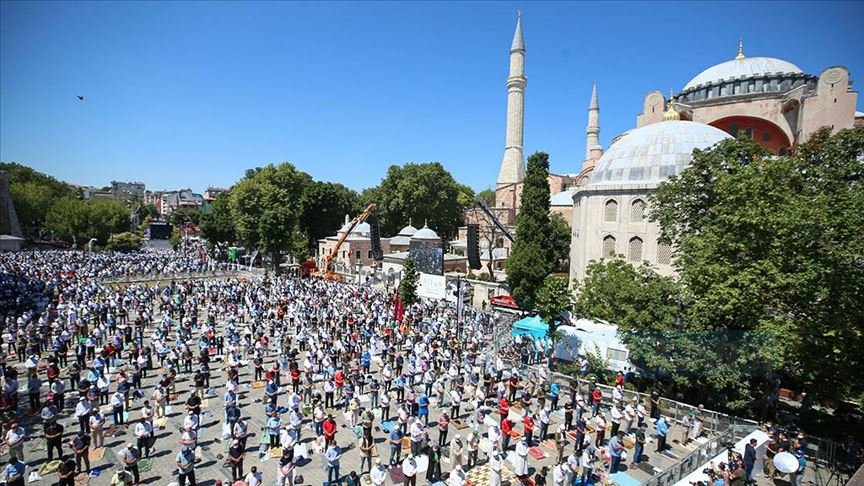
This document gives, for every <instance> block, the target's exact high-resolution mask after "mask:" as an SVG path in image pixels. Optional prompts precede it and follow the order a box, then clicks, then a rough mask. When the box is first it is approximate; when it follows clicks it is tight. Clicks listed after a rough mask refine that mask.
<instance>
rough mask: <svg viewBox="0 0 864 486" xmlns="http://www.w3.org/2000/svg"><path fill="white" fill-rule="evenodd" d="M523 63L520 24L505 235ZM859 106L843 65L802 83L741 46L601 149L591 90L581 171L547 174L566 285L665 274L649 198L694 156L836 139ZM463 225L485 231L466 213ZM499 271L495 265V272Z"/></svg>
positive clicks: (513, 57)
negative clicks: (740, 146) (566, 261)
mask: <svg viewBox="0 0 864 486" xmlns="http://www.w3.org/2000/svg"><path fill="white" fill-rule="evenodd" d="M525 57H526V48H525V41H524V38H523V35H522V21H521V17H520V18H519V19H518V20H517V22H516V31H515V33H514V35H513V42H512V44H511V47H510V75H509V77H508V78H507V131H506V143H505V149H504V157H503V160H502V161H501V167H500V170H499V172H498V179H497V183H496V188H495V207H494V208H491V209H492V211H493V212H494V213H495V214H496V216H497V217H498V218H499V220H501V222H502V223H503V224H504V225H505V226H508V227H511V228H513V227H515V223H516V214H517V212H518V210H519V206H520V195H521V192H522V182H523V180H524V178H525V157H524V153H523V133H524V116H523V115H524V110H525V90H526V84H527V78H526V76H525ZM857 98H858V93H857V92H855V91H853V90H852V82H851V81H850V79H849V70H848V69H846V68H845V67H843V66H839V65H837V66H830V67H827V68H825V69H824V70H823V71H822V72H821V73H820V74H818V75H813V74H808V73H805V72H804V71H802V70H801V69H800V68H799V67H797V66H796V65H795V64H793V63H791V62H788V61H785V60H782V59H776V58H772V57H749V56H747V55H745V53H744V48H743V44H742V43H741V42H739V45H738V52H737V55H735V56H734V57H733V58H732V59H730V60H727V61H724V62H720V63H719V64H716V65H714V66H711V67H709V68H708V69H705V70H704V71H702V72H701V73H699V74H697V75H696V76H695V77H693V79H691V80H690V81H689V82H688V83H687V84H686V85H684V87H683V88H682V89H681V90H680V91H679V92H678V93H677V94H676V93H670V94H669V96H668V97H666V96H664V94H663V93H661V92H660V91H651V92H649V93H648V94H647V95H646V96H645V99H644V102H643V104H642V113H640V114H638V115H637V116H636V126H635V127H634V128H632V129H630V130H627V131H625V132H624V133H622V134H620V135H618V136H616V137H615V138H614V139H613V140H612V142H611V143H610V144H609V146H608V147H603V146H601V144H600V138H599V137H600V102H599V98H598V94H597V86H596V84H595V86H594V90H593V93H592V94H591V98H590V104H589V107H588V124H587V128H586V151H585V152H586V153H585V160H584V161H583V162H582V166H581V170H580V171H579V172H578V173H573V174H551V173H550V175H549V186H550V189H551V191H550V192H551V194H552V196H551V200H550V207H551V211H552V212H553V213H560V214H562V215H563V216H564V217H565V219H566V220H567V221H568V222H570V225H571V228H572V230H573V232H572V241H571V253H570V277H571V278H573V279H582V278H583V277H584V276H585V269H586V266H587V265H588V263H589V262H591V261H592V260H599V259H601V258H608V257H610V256H615V255H619V256H622V257H623V258H626V259H627V260H629V261H631V262H633V263H634V264H638V263H641V262H643V261H647V262H649V263H650V264H652V265H653V266H654V267H655V268H656V269H657V270H658V272H660V273H661V274H667V275H668V274H671V273H673V271H674V270H673V268H672V266H671V262H672V258H673V255H672V249H671V248H669V247H668V246H664V245H662V244H659V243H658V237H659V232H660V230H659V227H658V225H657V224H656V223H652V222H649V221H648V219H647V214H648V209H649V208H648V207H647V203H648V200H647V196H648V195H649V194H650V193H651V192H652V191H653V190H655V189H656V188H657V186H658V184H659V183H660V182H662V181H663V180H665V179H667V178H668V177H670V176H672V175H676V174H679V173H680V172H681V171H682V170H683V169H684V168H685V167H686V166H687V165H688V164H689V163H690V160H691V154H692V153H693V150H694V149H706V148H709V147H711V146H713V145H714V144H716V143H717V142H719V141H721V140H723V139H726V138H730V137H732V136H740V135H741V134H746V136H747V137H750V138H752V139H753V140H754V141H755V142H757V143H759V144H760V145H763V146H765V147H767V148H768V149H770V150H771V151H772V152H774V153H776V154H778V155H782V154H785V153H786V152H787V151H788V150H790V149H791V148H792V147H795V146H796V145H798V144H799V143H803V142H804V141H806V140H807V139H808V138H809V137H810V135H811V134H813V133H814V132H815V131H817V130H819V129H820V128H822V127H830V128H831V130H832V131H834V132H836V131H838V130H841V129H844V128H851V127H853V126H864V113H861V112H857V111H856V109H855V108H856V102H857ZM466 220H467V222H479V223H480V224H481V226H483V225H484V221H483V219H482V217H479V215H478V214H477V213H476V212H473V211H469V212H468V213H467V214H466ZM481 231H482V230H481ZM490 246H492V247H493V248H495V249H500V250H497V251H495V250H493V252H486V253H485V254H486V255H492V254H497V253H500V254H501V260H503V259H504V258H506V254H507V253H508V252H509V246H510V242H509V241H508V240H507V239H505V238H499V237H496V238H494V241H491V245H490ZM487 248H488V247H487ZM484 251H485V250H484ZM485 263H486V262H484V265H485ZM503 263H504V262H503V261H501V262H496V263H495V268H499V269H500V268H502V266H503Z"/></svg>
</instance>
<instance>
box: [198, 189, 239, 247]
mask: <svg viewBox="0 0 864 486" xmlns="http://www.w3.org/2000/svg"><path fill="white" fill-rule="evenodd" d="M200 226H201V235H202V236H203V237H204V238H205V239H206V240H207V241H209V242H211V243H214V244H216V243H233V242H234V241H235V240H236V239H237V229H236V228H235V226H234V218H233V217H232V216H231V191H226V192H223V193H222V194H219V197H217V198H216V200H215V201H213V204H212V206H211V207H210V210H209V211H207V212H206V213H204V214H202V215H201V225H200Z"/></svg>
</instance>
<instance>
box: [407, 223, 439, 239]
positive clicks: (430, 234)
mask: <svg viewBox="0 0 864 486" xmlns="http://www.w3.org/2000/svg"><path fill="white" fill-rule="evenodd" d="M411 239H412V240H440V238H438V233H436V232H434V231H432V230H431V229H429V227H428V226H423V227H422V228H420V229H419V230H417V232H416V233H414V236H412V237H411Z"/></svg>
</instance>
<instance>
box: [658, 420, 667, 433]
mask: <svg viewBox="0 0 864 486" xmlns="http://www.w3.org/2000/svg"><path fill="white" fill-rule="evenodd" d="M668 432H669V424H667V423H666V419H664V418H660V420H658V421H657V435H658V436H660V437H666V434H667V433H668Z"/></svg>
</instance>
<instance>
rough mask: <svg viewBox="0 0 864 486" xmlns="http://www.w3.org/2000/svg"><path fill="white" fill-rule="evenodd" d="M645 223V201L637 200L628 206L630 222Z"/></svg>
mask: <svg viewBox="0 0 864 486" xmlns="http://www.w3.org/2000/svg"><path fill="white" fill-rule="evenodd" d="M643 221H645V201H643V200H641V199H637V200H635V201H633V203H632V204H631V205H630V222H631V223H641V222H643Z"/></svg>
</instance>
